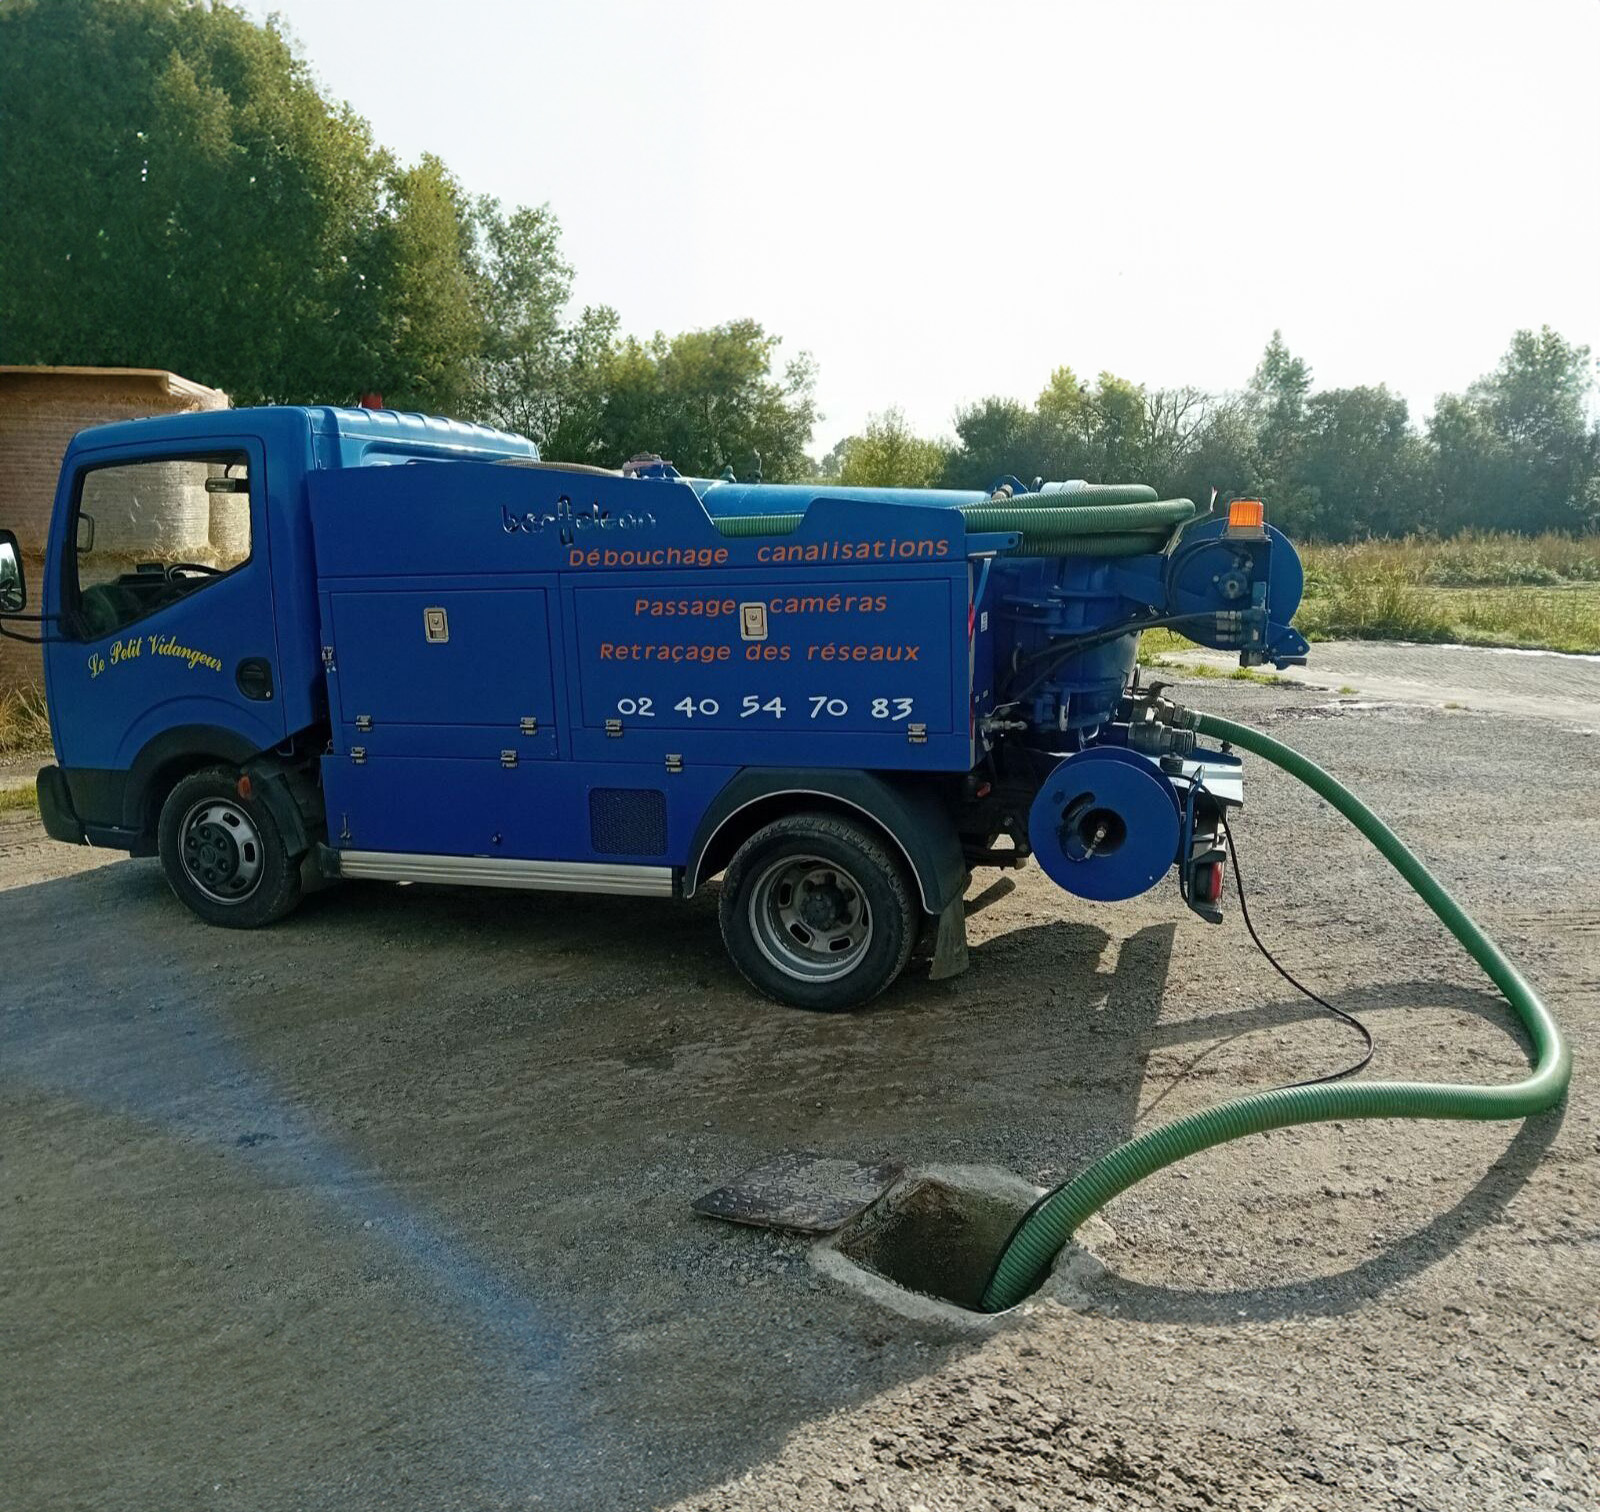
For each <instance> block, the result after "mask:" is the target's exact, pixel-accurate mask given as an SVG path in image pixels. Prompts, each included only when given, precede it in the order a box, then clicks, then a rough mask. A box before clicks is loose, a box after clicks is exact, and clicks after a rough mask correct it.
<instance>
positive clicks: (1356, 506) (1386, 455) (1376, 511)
mask: <svg viewBox="0 0 1600 1512" xmlns="http://www.w3.org/2000/svg"><path fill="white" fill-rule="evenodd" d="M1429 463H1430V459H1429V456H1428V452H1427V448H1426V446H1425V445H1424V443H1423V442H1422V440H1421V438H1419V437H1418V435H1417V434H1416V432H1415V431H1414V430H1412V428H1411V422H1410V416H1409V414H1408V412H1407V409H1406V402H1405V400H1404V399H1402V398H1401V397H1400V396H1399V395H1398V394H1391V393H1390V392H1389V390H1388V389H1387V388H1385V387H1384V386H1383V385H1382V384H1380V385H1379V386H1378V387H1377V388H1350V389H1329V390H1326V391H1325V392H1323V393H1320V394H1314V395H1312V397H1311V398H1310V399H1309V400H1308V401H1307V404H1306V411H1305V426H1304V432H1303V435H1302V438H1301V443H1300V452H1299V456H1298V459H1297V465H1296V469H1295V475H1294V483H1295V491H1296V496H1297V497H1299V498H1300V499H1302V500H1303V501H1304V506H1303V507H1304V508H1305V509H1306V511H1307V518H1306V520H1305V526H1306V528H1308V530H1309V533H1310V534H1313V535H1315V536H1317V537H1318V538H1320V539H1323V540H1333V541H1348V540H1352V539H1358V538H1361V537H1365V536H1369V535H1386V534H1391V533H1395V532H1396V531H1397V530H1408V529H1415V528H1417V527H1418V526H1424V525H1427V524H1429V523H1431V521H1430V519H1429V500H1430V485H1431V478H1430V465H1429Z"/></svg>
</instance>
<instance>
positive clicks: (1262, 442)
mask: <svg viewBox="0 0 1600 1512" xmlns="http://www.w3.org/2000/svg"><path fill="white" fill-rule="evenodd" d="M1246 393H1247V396H1248V398H1249V400H1250V403H1251V406H1252V408H1253V410H1254V414H1255V428H1256V451H1257V456H1258V459H1259V471H1260V486H1261V490H1262V493H1263V495H1264V496H1265V497H1266V498H1267V499H1268V500H1270V501H1271V503H1272V504H1273V506H1274V507H1275V509H1276V511H1277V514H1278V517H1279V518H1280V519H1287V520H1289V521H1290V522H1291V523H1292V522H1294V521H1297V520H1304V519H1305V518H1306V517H1307V513H1308V510H1309V507H1310V506H1309V503H1308V501H1307V500H1305V499H1304V498H1303V497H1302V496H1300V495H1299V494H1297V493H1296V492H1295V489H1294V485H1293V482H1292V480H1293V478H1294V475H1295V469H1296V466H1297V464H1298V458H1299V454H1300V446H1301V442H1302V441H1303V440H1304V438H1305V428H1306V403H1307V400H1308V399H1309V397H1310V394H1311V369H1310V368H1309V367H1308V366H1307V365H1306V363H1305V361H1304V359H1302V358H1299V357H1296V356H1294V355H1293V354H1292V353H1291V352H1290V351H1289V348H1288V346H1287V344H1286V343H1285V342H1284V339H1283V332H1282V331H1274V332H1273V333H1272V340H1271V341H1269V342H1268V343H1267V347H1266V350H1265V351H1264V352H1263V353H1262V354H1261V362H1260V364H1259V365H1258V366H1257V368H1256V370H1255V374H1254V376H1252V378H1251V379H1250V387H1249V388H1248V389H1247V390H1246Z"/></svg>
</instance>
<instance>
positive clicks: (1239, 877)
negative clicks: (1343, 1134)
mask: <svg viewBox="0 0 1600 1512" xmlns="http://www.w3.org/2000/svg"><path fill="white" fill-rule="evenodd" d="M1222 833H1223V834H1224V835H1225V836H1226V837H1227V840H1228V852H1229V854H1230V855H1231V856H1232V857H1233V885H1234V887H1235V888H1236V889H1237V890H1238V893H1239V917H1240V918H1242V919H1243V920H1244V927H1245V928H1246V929H1247V930H1249V931H1250V938H1251V939H1252V940H1253V941H1255V947H1256V949H1257V950H1259V951H1260V952H1261V954H1262V955H1264V956H1265V957H1266V958H1267V964H1268V965H1269V966H1270V967H1272V969H1273V970H1274V971H1275V972H1277V973H1278V975H1279V976H1281V977H1282V978H1283V979H1284V981H1286V982H1287V983H1288V984H1289V985H1290V986H1291V987H1293V988H1294V990H1295V991H1296V992H1298V993H1299V994H1300V995H1301V996H1302V997H1307V998H1310V1000H1311V1001H1312V1002H1313V1003H1315V1004H1316V1005H1317V1006H1318V1007H1319V1008H1326V1009H1327V1010H1328V1012H1329V1013H1331V1014H1332V1015H1333V1016H1334V1017H1335V1018H1336V1019H1342V1020H1344V1022H1345V1023H1347V1024H1349V1025H1350V1027H1351V1028H1352V1029H1354V1030H1355V1031H1356V1033H1357V1034H1359V1035H1360V1036H1361V1038H1362V1039H1364V1040H1365V1041H1366V1042H1367V1048H1366V1053H1365V1054H1364V1055H1362V1057H1361V1059H1360V1060H1358V1061H1355V1062H1353V1063H1352V1064H1351V1065H1348V1066H1346V1067H1345V1068H1344V1069H1343V1070H1342V1071H1330V1072H1329V1073H1328V1074H1327V1075H1326V1076H1312V1077H1308V1078H1307V1079H1306V1080H1305V1081H1297V1082H1288V1083H1287V1084H1286V1086H1285V1087H1283V1088H1279V1089H1278V1090H1280V1091H1283V1090H1287V1088H1289V1087H1320V1086H1321V1085H1322V1084H1323V1083H1324V1082H1336V1081H1343V1080H1344V1079H1345V1078H1346V1077H1347V1076H1354V1075H1355V1074H1356V1072H1358V1071H1364V1070H1366V1068H1367V1063H1368V1062H1369V1061H1370V1060H1371V1059H1372V1051H1373V1044H1372V1031H1371V1030H1370V1029H1368V1028H1367V1026H1366V1025H1365V1024H1363V1023H1362V1022H1361V1020H1360V1019H1358V1018H1357V1017H1356V1016H1355V1015H1354V1014H1353V1013H1346V1012H1345V1011H1344V1009H1343V1008H1335V1007H1334V1006H1333V1004H1332V1003H1330V1002H1329V1001H1328V1000H1327V999H1326V998H1323V997H1318V996H1317V994H1316V993H1314V992H1313V991H1312V990H1311V989H1310V988H1309V987H1307V986H1306V985H1305V984H1304V983H1303V982H1299V981H1296V980H1295V978H1294V977H1292V976H1290V975H1289V973H1288V971H1287V970H1286V969H1285V968H1284V967H1283V966H1282V965H1281V964H1280V963H1279V961H1278V958H1277V957H1276V956H1275V955H1273V953H1272V952H1271V951H1270V950H1268V949H1267V947H1266V946H1265V945H1264V944H1263V943H1262V940H1261V936H1260V935H1258V934H1257V933H1256V926H1255V924H1254V923H1253V922H1252V920H1251V918H1250V905H1249V904H1248V903H1246V902H1245V899H1244V872H1243V871H1242V870H1241V869H1240V866H1239V851H1238V848H1237V847H1236V846H1235V845H1234V843H1233V830H1232V828H1231V827H1230V826H1229V824H1228V814H1227V810H1226V809H1224V810H1223V813H1222Z"/></svg>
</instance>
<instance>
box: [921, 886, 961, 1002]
mask: <svg viewBox="0 0 1600 1512" xmlns="http://www.w3.org/2000/svg"><path fill="white" fill-rule="evenodd" d="M968 960H969V958H968V955H967V910H966V903H965V900H964V899H963V898H962V897H960V896H959V895H958V896H956V897H954V898H952V899H951V900H950V901H949V902H948V903H947V904H945V906H944V910H943V912H941V913H940V915H939V925H938V930H937V932H936V934H935V936H934V941H933V961H932V963H931V964H930V965H929V967H928V980H929V981H930V982H941V981H943V980H944V979H945V978H946V977H953V976H960V975H961V973H962V972H963V971H965V970H966V969H967V965H968Z"/></svg>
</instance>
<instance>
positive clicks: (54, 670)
mask: <svg viewBox="0 0 1600 1512" xmlns="http://www.w3.org/2000/svg"><path fill="white" fill-rule="evenodd" d="M537 455H538V452H537V448H535V447H534V446H533V444H532V443H531V442H529V441H525V440H523V439H522V438H520V437H516V436H511V435H506V434H503V433H500V432H496V431H491V430H488V429H486V428H483V427H479V426H470V425H462V424H459V423H457V422H452V421H444V420H437V419H432V418H429V417H424V416H413V415H400V414H395V413H392V412H382V411H378V412H374V411H368V410H353V409H334V408H287V407H285V408H278V407H273V408H261V409H241V410H220V411H212V412H207V413H198V414H186V415H175V416H164V417H161V418H159V419H151V420H136V421H129V422H125V423H121V424H115V425H106V426H100V427H96V428H95V429H92V430H88V431H85V432H83V433H81V434H80V435H79V436H78V437H76V438H75V440H74V441H73V443H72V445H71V447H70V448H69V449H68V452H67V454H66V457H65V459H64V461H63V464H62V470H61V476H60V480H59V483H58V486H57V491H56V501H55V509H54V513H53V515H52V523H51V531H50V538H49V544H48V551H47V557H46V565H45V571H44V575H43V581H42V583H41V584H40V599H41V608H42V610H43V613H44V615H45V617H46V618H45V621H44V623H45V624H46V625H47V626H48V627H49V629H50V634H49V635H48V636H47V637H46V644H45V651H44V656H45V688H46V694H47V699H48V706H49V713H50V726H51V730H52V733H53V736H54V742H55V752H56V758H57V762H58V767H57V768H56V769H55V771H54V772H47V775H46V776H45V777H43V778H42V779H41V784H40V799H41V813H42V815H43V817H44V820H45V823H46V826H47V827H48V828H49V829H50V832H51V834H52V835H55V836H56V838H58V839H66V840H87V841H88V842H89V843H91V844H94V845H101V846H109V847H112V848H116V849H121V850H127V851H130V852H131V853H133V854H134V855H150V854H154V853H155V850H156V846H157V828H158V821H159V817H160V812H161V807H162V805H163V803H164V802H165V801H166V798H167V795H168V794H169V793H170V791H171V789H172V788H173V786H174V785H175V784H176V783H177V782H178V781H179V780H180V779H182V778H183V777H185V776H187V775H189V774H190V773H191V772H193V771H196V770H199V769H200V768H202V767H203V766H206V765H208V764H212V763H217V762H224V763H230V764H232V765H235V766H242V765H243V764H245V763H247V762H249V761H251V760H252V759H259V758H261V757H263V755H264V754H265V753H280V754H281V756H282V758H283V759H284V760H286V761H293V760H294V759H295V757H296V755H297V754H299V755H303V756H311V755H313V754H314V750H313V747H314V746H315V744H316V742H317V739H318V736H319V732H320V731H321V730H323V729H324V728H325V727H326V723H327V694H326V684H325V681H324V678H323V668H322V661H321V649H320V644H321V643H320V637H319V634H318V627H317V603H316V587H315V585H316V566H315V556H314V548H313V542H312V536H311V521H310V514H309V511H308V507H307V501H308V496H309V488H308V482H309V479H310V478H311V477H312V476H313V475H314V474H316V473H318V472H322V471H327V470H336V469H340V468H351V467H390V466H396V465H403V464H405V463H407V462H409V461H413V460H416V459H420V458H431V459H437V458H441V457H448V458H463V457H475V458H487V459H491V460H499V459H502V458H511V457H518V458H533V457H537Z"/></svg>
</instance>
